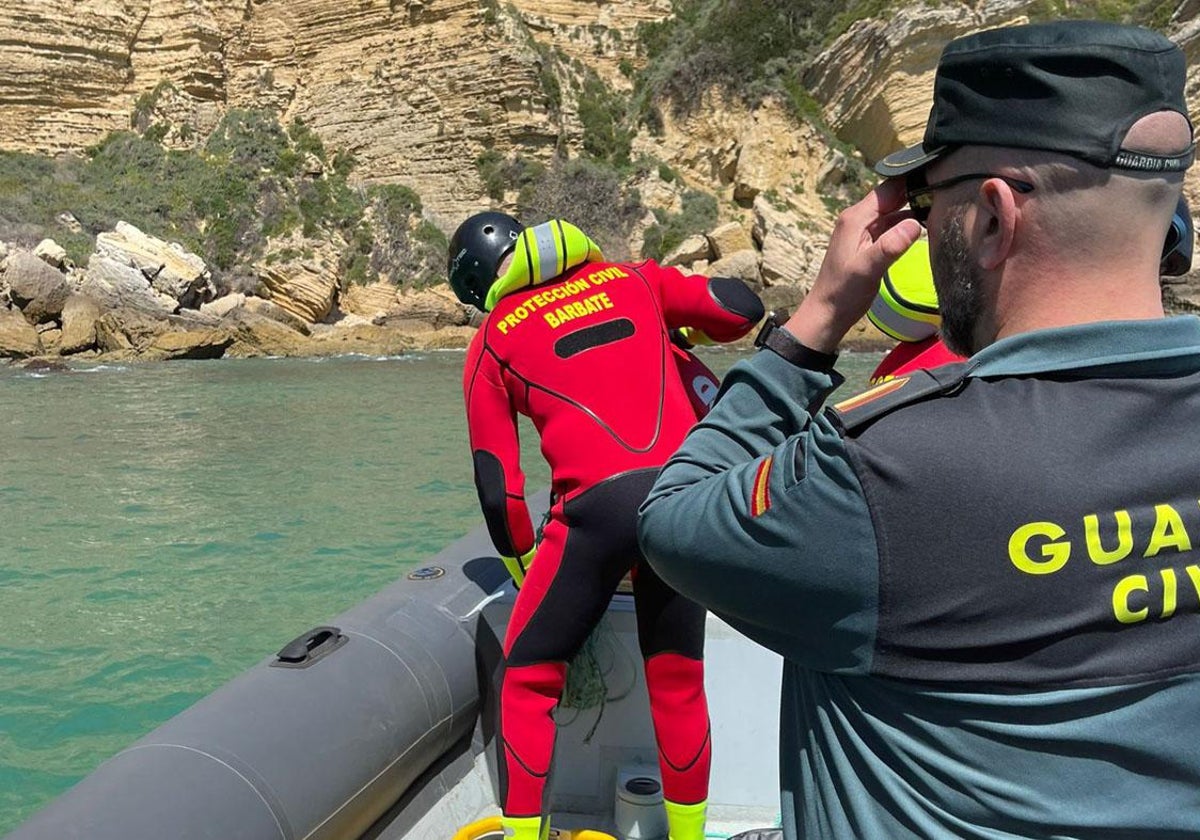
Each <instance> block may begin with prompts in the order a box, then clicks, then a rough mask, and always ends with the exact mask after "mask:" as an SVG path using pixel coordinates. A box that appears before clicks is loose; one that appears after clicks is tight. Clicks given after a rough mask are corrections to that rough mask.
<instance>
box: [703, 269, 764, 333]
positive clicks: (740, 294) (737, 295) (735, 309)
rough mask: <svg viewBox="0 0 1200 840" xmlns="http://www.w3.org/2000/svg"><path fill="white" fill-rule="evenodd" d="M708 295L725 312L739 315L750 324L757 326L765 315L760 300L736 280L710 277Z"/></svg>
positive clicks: (748, 288)
mask: <svg viewBox="0 0 1200 840" xmlns="http://www.w3.org/2000/svg"><path fill="white" fill-rule="evenodd" d="M708 293H709V294H710V295H712V296H713V299H714V300H715V301H716V302H717V303H719V304H721V307H722V308H723V309H725V310H726V311H727V312H732V313H733V314H735V315H741V316H742V317H743V318H745V319H746V320H747V321H749V322H750V323H751V324H757V323H758V322H759V321H761V320H762V317H763V315H764V314H765V310H764V309H763V302H762V298H760V297H759V296H758V295H757V294H755V293H754V290H753V289H751V288H750V287H749V286H747V285H746V284H745V283H744V282H743V281H741V280H738V279H736V278H733V277H710V278H709V279H708Z"/></svg>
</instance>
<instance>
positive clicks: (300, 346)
mask: <svg viewBox="0 0 1200 840" xmlns="http://www.w3.org/2000/svg"><path fill="white" fill-rule="evenodd" d="M249 300H255V298H250V299H249ZM293 317H294V316H293ZM221 323H222V325H223V326H224V327H226V328H227V329H228V330H229V332H230V334H231V335H232V337H233V343H232V344H231V345H230V346H229V348H228V349H227V350H226V352H225V355H226V356H228V357H231V358H248V357H253V356H305V355H311V354H312V352H313V350H312V342H311V340H310V339H309V338H308V336H307V333H301V332H299V331H298V330H294V329H292V328H291V327H289V326H287V325H286V324H283V323H280V322H279V321H278V320H276V319H274V318H270V317H268V316H266V315H261V314H259V313H257V312H255V311H253V310H251V309H248V308H241V309H234V310H233V311H231V312H230V313H229V314H227V315H226V316H225V317H224V318H223V319H222V321H221Z"/></svg>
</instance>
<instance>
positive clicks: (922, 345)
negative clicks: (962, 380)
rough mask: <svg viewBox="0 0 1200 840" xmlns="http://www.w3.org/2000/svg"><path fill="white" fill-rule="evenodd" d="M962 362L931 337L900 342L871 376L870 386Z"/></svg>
mask: <svg viewBox="0 0 1200 840" xmlns="http://www.w3.org/2000/svg"><path fill="white" fill-rule="evenodd" d="M961 361H963V357H962V356H959V355H958V354H956V353H953V352H952V351H951V350H950V348H949V347H947V346H946V345H945V344H943V343H942V340H941V339H940V338H939V337H938V336H936V335H932V336H930V337H929V338H926V339H922V340H921V341H913V342H901V343H900V344H897V345H896V346H895V347H893V348H892V349H891V350H890V351H888V354H887V355H886V356H884V357H883V360H882V361H880V363H879V366H878V367H876V368H875V372H874V373H872V374H871V384H872V385H879V384H880V383H883V382H887V381H888V380H889V379H895V378H896V377H897V376H903V375H904V374H906V373H911V372H912V371H914V370H933V369H934V368H939V367H941V366H942V365H949V364H953V363H955V362H961Z"/></svg>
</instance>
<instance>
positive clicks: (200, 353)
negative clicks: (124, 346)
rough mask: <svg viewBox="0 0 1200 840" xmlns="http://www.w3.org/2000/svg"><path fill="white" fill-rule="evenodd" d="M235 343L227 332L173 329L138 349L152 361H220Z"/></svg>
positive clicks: (219, 330)
mask: <svg viewBox="0 0 1200 840" xmlns="http://www.w3.org/2000/svg"><path fill="white" fill-rule="evenodd" d="M233 342H234V337H233V335H232V334H230V333H229V332H228V331H226V330H221V329H207V330H204V329H201V330H194V329H179V330H175V329H173V330H168V331H167V332H164V333H160V334H159V335H156V336H154V337H153V338H152V339H151V340H150V341H149V343H147V344H146V345H145V346H144V347H139V348H138V349H139V351H140V352H141V355H142V356H143V357H144V358H146V359H148V360H152V361H170V360H175V359H219V358H221V357H222V356H223V355H225V351H226V350H227V349H228V348H229V346H230V345H232V344H233Z"/></svg>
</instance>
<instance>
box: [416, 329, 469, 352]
mask: <svg viewBox="0 0 1200 840" xmlns="http://www.w3.org/2000/svg"><path fill="white" fill-rule="evenodd" d="M474 337H475V330H474V329H472V328H471V327H443V328H442V329H440V330H428V331H426V332H420V333H414V334H413V335H412V341H413V349H415V350H465V349H466V348H467V347H468V346H469V345H470V344H471V340H472V339H473V338H474Z"/></svg>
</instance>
